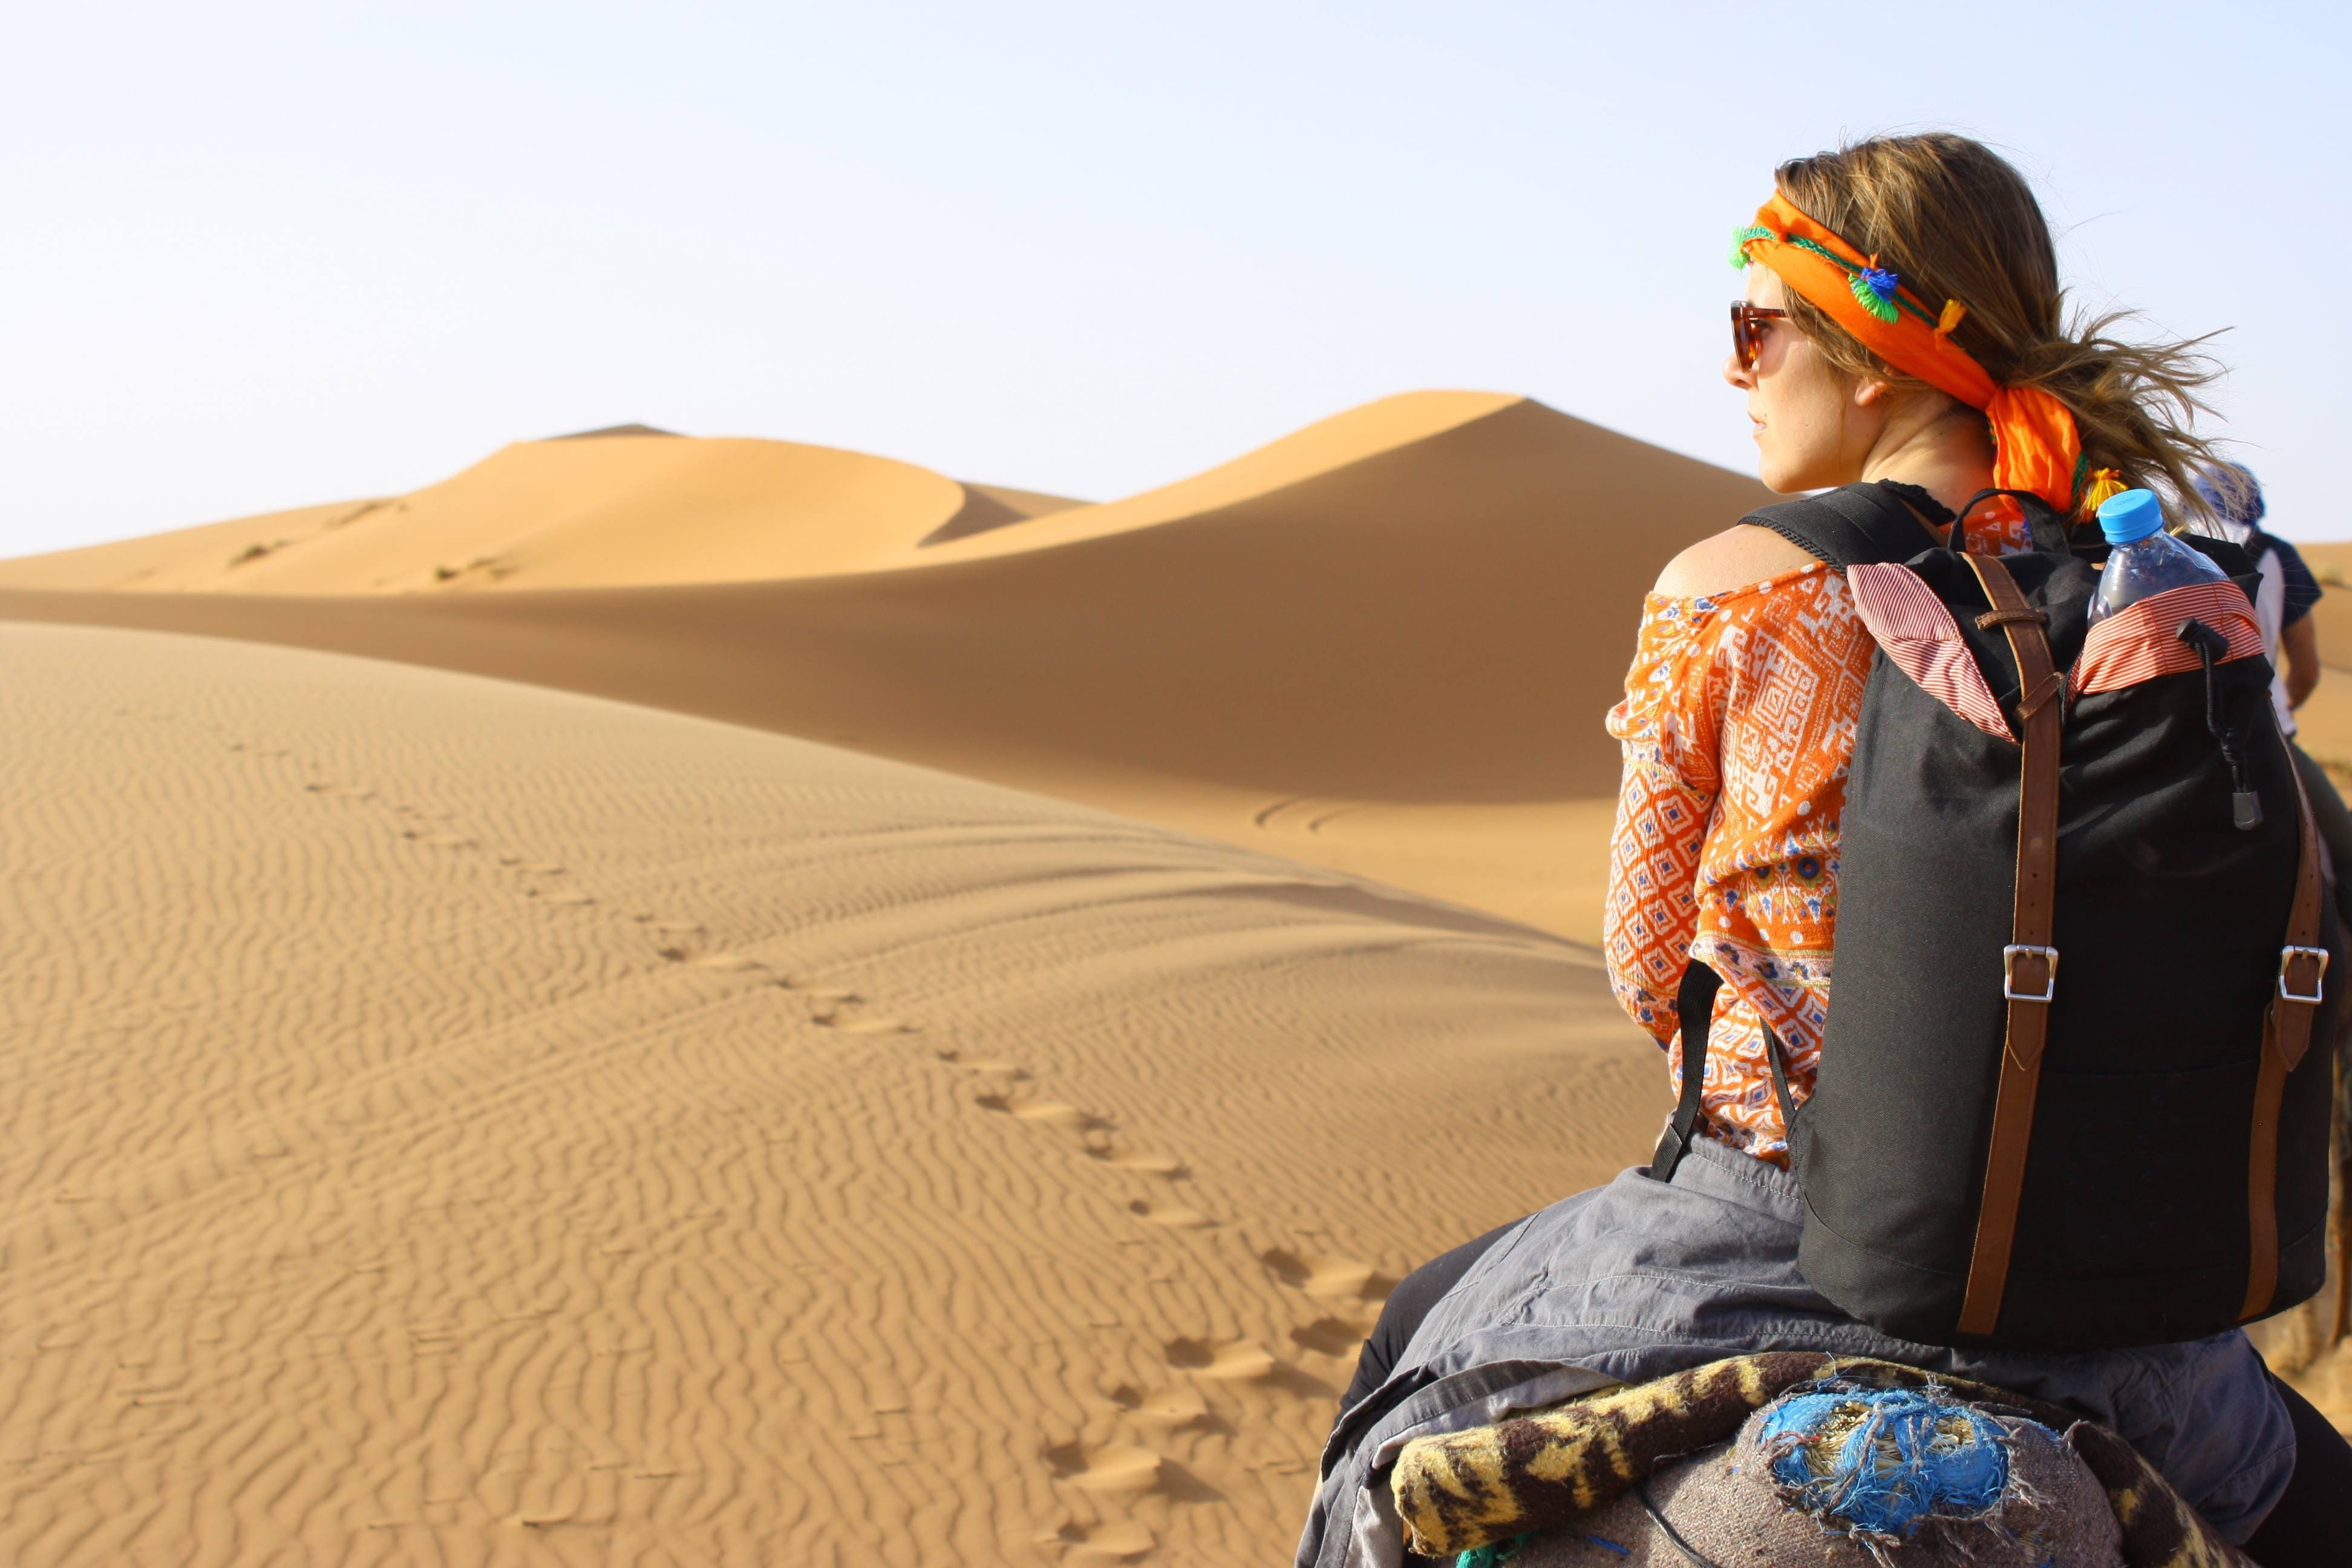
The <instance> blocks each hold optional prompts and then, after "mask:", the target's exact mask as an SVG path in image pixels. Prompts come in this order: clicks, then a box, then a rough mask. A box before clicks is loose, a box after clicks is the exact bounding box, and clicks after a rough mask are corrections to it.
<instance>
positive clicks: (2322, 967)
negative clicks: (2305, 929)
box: [2278, 947, 2329, 1007]
mask: <svg viewBox="0 0 2352 1568" xmlns="http://www.w3.org/2000/svg"><path fill="white" fill-rule="evenodd" d="M2328 956H2329V955H2328V952H2327V950H2326V948H2324V947H2283V948H2280V949H2279V973H2278V994H2279V1000H2280V1001H2282V1002H2301V1003H2304V1004H2305V1005H2309V1006H2314V1007H2315V1006H2317V1005H2319V1002H2320V998H2321V997H2322V996H2323V995H2324V994H2326V979H2327V960H2328ZM2298 958H2308V959H2312V960H2315V962H2316V963H2318V965H2319V973H2316V974H2314V975H2313V976H2312V977H2311V992H2310V994H2308V995H2305V994H2303V993H2302V992H2299V991H2296V990H2294V988H2293V987H2292V985H2291V984H2289V982H2288V980H2287V977H2286V968H2287V965H2288V964H2290V963H2294V961H2295V960H2296V959H2298Z"/></svg>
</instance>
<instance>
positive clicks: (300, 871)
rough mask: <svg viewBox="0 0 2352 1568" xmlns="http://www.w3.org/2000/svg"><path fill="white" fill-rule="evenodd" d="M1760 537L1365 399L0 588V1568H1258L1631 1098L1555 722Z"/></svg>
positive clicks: (1617, 1159) (711, 470) (1661, 484)
mask: <svg viewBox="0 0 2352 1568" xmlns="http://www.w3.org/2000/svg"><path fill="white" fill-rule="evenodd" d="M1763 499H1764V492H1763V491H1762V490H1761V489H1760V488H1759V487H1758V486H1757V485H1756V484H1755V483H1754V482H1753V481H1752V480H1750V479H1747V478H1745V477H1743V476H1740V475H1736V474H1730V473H1727V472H1724V471H1722V470H1719V469H1716V468H1709V467H1707V466H1706V465H1703V464H1699V463H1696V462H1693V461H1691V460H1688V459H1685V458H1678V457H1675V456H1674V455H1672V454H1670V453H1666V452H1663V451H1660V450H1658V449H1656V448H1654V447H1646V446H1644V445H1643V444H1641V443H1638V442H1634V441H1632V440H1630V439H1628V438H1626V437H1620V436H1616V435H1613V434H1612V433H1610V432H1608V431H1605V430H1602V429H1601V428H1599V427H1597V426H1591V425H1588V424H1585V423H1583V422H1581V421H1579V420H1576V419H1573V418H1570V417H1569V416H1565V415H1562V414H1559V413H1558V412H1556V411H1554V410H1551V409H1549V408H1546V407H1544V406H1542V405H1539V404H1536V403H1533V402H1530V401H1528V400H1525V399H1521V398H1515V397H1508V396H1502V395H1486V394H1471V393H1422V394H1413V395H1407V396H1402V397H1397V398H1391V399H1387V400H1384V401H1382V402H1381V403H1377V404H1373V405H1368V406H1366V407H1364V408H1360V409H1356V410H1351V411H1349V412H1347V413H1344V414H1342V415H1339V416H1336V417H1334V418H1332V419H1328V420H1326V421H1323V422H1321V423H1320V424H1318V425H1316V426H1309V427H1308V428H1307V429H1305V430H1302V431H1299V432H1297V433H1296V434H1295V435H1293V436H1290V437H1285V438H1283V439H1282V440H1279V441H1276V442H1275V443H1273V444H1271V445H1269V446H1267V447H1263V448H1260V449H1259V450H1257V451H1255V452H1253V453H1250V454H1247V455H1245V456H1244V457H1243V458H1238V459H1236V460H1235V461H1234V462H1232V463H1229V464H1226V465H1223V466H1222V467H1221V468H1215V469H1212V470H1210V471H1208V472H1206V473H1203V474H1202V475H1198V476H1195V477H1194V478H1192V479H1186V480H1183V481H1181V482H1179V483H1176V484H1173V485H1170V486H1166V487H1163V488H1161V489H1156V490H1152V491H1149V492H1146V493H1144V494H1142V495H1139V496H1134V497H1129V498H1127V499H1125V500H1116V501H1112V502H1108V503H1105V504H1098V505H1087V504H1082V503H1079V502H1076V501H1073V500H1068V499H1067V498H1064V497H1059V496H1055V495H1052V494H1046V493H1041V492H1036V491H1031V490H1023V489H1012V488H1007V487H1003V486H998V485H980V484H967V483H964V482H961V481H958V480H954V479H948V478H946V477H944V476H942V475H940V474H937V473H934V472H931V471H929V470H927V469H923V468H918V467H915V466H914V465H911V464H907V463H902V462H897V461H892V460H889V459H884V458H872V457H867V456H864V455H861V454H856V453H847V452H839V451H834V450H830V449H827V448H823V447H806V446H799V445H795V444H793V443H787V442H778V441H760V440H751V439H720V440H709V439H697V438H690V437H677V436H671V435H668V434H667V433H664V432H661V431H657V430H654V429H650V428H648V427H646V426H624V427H619V428H616V429H613V430H605V431H594V432H583V433H582V434H581V435H580V436H578V437H565V438H558V439H552V440H545V441H532V442H523V443H518V444H517V445H515V446H511V447H507V448H505V449H503V450H501V451H499V452H498V453H496V454H493V455H492V456H491V457H489V458H487V459H486V460H484V461H483V462H482V463H480V464H478V465H477V466H476V467H474V468H469V469H467V470H466V471H465V472H463V473H461V474H458V475H457V476H455V477H453V478H451V479H447V480H446V481H444V482H442V483H440V484H437V485H434V486H431V487H428V488H426V489H423V490H419V491H416V492H414V493H412V494H410V495H407V496H400V497H389V498H378V499H373V500H349V501H344V502H340V503H336V504H333V505H328V506H320V507H313V508H306V509H302V510H296V511H288V512H279V513H274V514H270V515H268V516H265V517H259V518H251V519H239V520H233V521H227V522H221V523H214V524H208V525H205V527H202V528H197V529H186V530H180V531H174V532H169V533H162V534H156V535H152V536H149V537H146V538H142V539H138V540H131V541H126V542H121V543H116V544H110V545H103V546H99V547H95V548H93V549H89V550H82V551H75V552H65V553H61V554H57V555H51V556H47V557H37V558H31V559H27V560H23V561H16V562H5V563H0V664H5V671H6V675H7V677H8V679H7V680H6V682H5V686H0V693H5V695H4V696H0V701H5V704H6V705H7V709H8V714H9V718H10V720H11V721H12V731H13V735H14V737H15V740H16V743H15V744H14V745H12V746H11V747H10V748H9V750H8V752H6V761H5V764H0V766H5V769H6V770H7V777H6V781H5V782H6V784H7V787H8V792H9V798H10V799H12V800H13V801H16V802H17V803H19V809H18V811H17V813H16V816H15V817H14V819H13V821H14V823H15V825H16V831H15V832H13V833H12V834H10V835H8V836H5V837H0V855H5V857H6V858H7V867H6V868H7V878H6V882H5V886H7V887H8V888H9V889H10V890H11V893H12V896H13V898H14V900H15V911H14V912H15V917H16V918H15V919H14V921H12V922H11V925H12V929H13V930H16V931H18V932H19V933H20V935H21V940H20V943H19V946H20V952H21V955H22V956H21V958H20V961H19V971H20V973H22V974H24V975H26V976H29V977H32V978H31V979H30V980H29V981H28V982H27V983H26V984H20V985H18V986H16V987H11V988H10V990H9V993H8V994H7V996H6V1000H5V1004H0V1005H5V1008H6V1013H5V1022H6V1024H7V1026H8V1029H7V1037H8V1038H9V1039H10V1041H11V1042H12V1046H13V1047H14V1049H15V1051H16V1056H17V1058H18V1060H19V1061H20V1063H21V1066H20V1068H19V1070H18V1073H17V1075H16V1082H17V1083H18V1084H19V1085H20V1086H21V1087H20V1088H19V1089H18V1092H17V1093H16V1095H15V1096H13V1097H12V1101H11V1114H12V1116H13V1118H14V1121H13V1124H12V1126H11V1129H10V1136H9V1137H8V1138H7V1139H6V1140H5V1144H0V1159H5V1161H6V1162H7V1170H8V1173H9V1175H10V1176H11V1178H12V1179H11V1180H10V1181H9V1182H8V1184H7V1186H6V1191H5V1195H0V1215H5V1225H6V1231H5V1253H0V1461H5V1464H0V1560H5V1561H8V1562H22V1563H60V1564H62V1563H149V1562H152V1563H174V1564H177V1563H207V1564H213V1563H219V1564H229V1563H261V1562H269V1561H298V1562H299V1561H317V1562H338V1563H340V1562H353V1563H566V1562H581V1563H591V1562H593V1563H638V1562H644V1563H856V1564H866V1563H940V1562H970V1563H999V1562H1003V1563H1055V1562H1059V1563H1073V1564H1079V1563H1113V1562H1133V1563H1175V1564H1189V1563H1240V1562H1275V1561H1283V1560H1286V1556H1287V1552H1288V1550H1289V1546H1290V1543H1291V1541H1292V1540H1293V1538H1294V1536H1295V1533H1296V1530H1297V1524H1298V1521H1299V1518H1300V1515H1301V1511H1302V1510H1303V1508H1304V1506H1305V1503H1306V1500H1307V1495H1308V1492H1309V1491H1310V1489H1311V1485H1312V1477H1313V1473H1314V1466H1315V1458H1316V1455H1317V1452H1318V1447H1319V1445H1320V1442H1321V1439H1322V1436H1323V1433H1324V1430H1325V1428H1326V1427H1327V1426H1328V1421H1329V1417H1330V1414H1331V1402H1332V1400H1333V1398H1334V1397H1335V1395H1336V1394H1337V1392H1338V1389H1339V1385H1340V1384H1342V1383H1344V1381H1345V1379H1346V1377H1347V1374H1348V1372H1349V1369H1350V1367H1351V1365H1352V1362H1353V1357H1354V1353H1355V1347H1356V1343H1357V1342H1358V1340H1359V1339H1360V1336H1361V1334H1362V1333H1363V1331H1364V1330H1365V1329H1366V1327H1367V1326H1368V1325H1369V1323H1370V1320H1371V1318H1372V1316H1373V1315H1374V1314H1375V1313H1376V1312H1377V1310H1378V1307H1379V1303H1380V1301H1381V1299H1382V1297H1383V1295H1384V1293H1385V1292H1386V1290H1387V1289H1388V1288H1389V1286H1390V1285H1391V1283H1392V1281H1393V1280H1394V1279H1395V1278H1396V1277H1397V1276H1398V1275H1399V1274H1401V1273H1402V1271H1403V1270H1405V1269H1406V1268H1410V1267H1411V1266H1412V1264H1414V1263H1415V1262H1417V1261H1419V1260H1421V1259H1422V1258H1426V1257H1428V1256H1430V1255H1431V1254H1433V1253H1434V1252H1436V1251H1438V1250H1441V1249H1443V1248H1444V1247H1447V1246H1450V1245H1452V1244H1454V1242H1457V1241H1460V1240H1462V1239H1465V1238H1466V1237H1469V1236H1472V1235H1474V1234H1475V1233H1477V1232H1479V1231H1481V1230H1483V1229H1485V1228H1486V1227H1489V1226H1493V1225H1496V1224H1497V1223H1500V1222H1502V1221H1504V1220H1507V1219H1509V1218H1512V1217H1515V1216H1516V1215H1519V1214H1522V1213H1525V1212H1527V1211H1528V1209H1530V1208H1532V1207H1534V1206H1537V1205H1541V1204H1543V1203H1546V1202H1549V1201H1550V1200H1551V1199H1553V1198H1556V1197H1558V1196H1560V1195H1562V1194H1567V1193H1570V1192H1572V1191H1575V1190H1578V1189H1580V1188H1581V1187H1584V1186H1588V1185H1591V1184H1594V1183H1596V1182H1599V1181H1601V1180H1603V1179H1605V1178H1606V1177H1607V1176H1608V1175H1610V1174H1611V1173H1613V1172H1614V1171H1615V1170H1616V1169H1618V1168H1619V1167H1621V1166H1622V1165H1623V1164H1625V1163H1628V1162H1630V1161H1632V1160H1634V1159H1636V1158H1638V1157H1640V1156H1641V1155H1642V1154H1643V1152H1645V1151H1646V1146H1647V1144H1648V1143H1649V1142H1650V1141H1651V1139H1652V1138H1653V1137H1654V1131H1655V1128H1656V1124H1657V1119H1658V1118H1659V1116H1661V1115H1662V1114H1663V1113H1664V1110H1665V1108H1666V1093H1665V1083H1664V1071H1663V1069H1662V1068H1661V1065H1660V1062H1659V1059H1658V1055H1657V1053H1656V1051H1655V1049H1654V1047H1652V1046H1650V1045H1649V1044H1648V1043H1647V1042H1646V1041H1645V1039H1644V1038H1643V1037H1642V1036H1640V1035H1639V1034H1638V1033H1637V1032H1635V1031H1634V1030H1633V1028H1632V1026H1630V1025H1627V1024H1626V1023H1624V1022H1623V1020H1622V1017H1621V1016H1619V1014H1618V1013H1617V1012H1616V1010H1615V1008H1614V1007H1613V1005H1612V1004H1611V1002H1610V1000H1609V997H1608V993H1607V987H1606V984H1605V983H1604V981H1603V978H1602V976H1601V970H1600V965H1599V963H1598V959H1597V956H1596V954H1595V953H1594V952H1593V950H1592V946H1591V943H1592V941H1593V938H1594V936H1595V934H1596V932H1597V925H1598V918H1599V906H1600V898H1601V886H1602V877H1603V870H1604V860H1605V845H1606V835H1607V829H1608V824H1609V816H1610V809H1611V801H1610V796H1611V794H1612V789H1613V785H1614V782H1615V774H1616V757H1615V752H1614V747H1613V746H1612V744H1611V742H1609V740H1608V738H1607V736H1606V735H1605V734H1604V733H1603V732H1602V730H1601V714H1602V712H1603V711H1604V710H1605V709H1606V708H1607V706H1608V704H1609V703H1610V702H1611V701H1612V700H1613V698H1614V696H1615V694H1616V692H1617V689H1618V688H1619V685H1620V682H1621V680H1622V674H1623V669H1624V666H1625V663H1626V660H1627V658H1628V657H1629V655H1630V653H1631V648H1632V639H1633V624H1634V617H1635V615H1636V613H1637V609H1638V605H1639V603H1640V598H1641V594H1642V591H1643V588H1644V587H1645V586H1646V585H1647V584H1648V583H1649V582H1650V581H1651V579H1652V578H1653V577H1654V575H1655V574H1656V572H1657V570H1658V568H1659V566H1660V565H1661V564H1663V563H1664V561H1665V560H1666V559H1668V558H1669V557H1670V556H1672V555H1673V554H1674V553H1675V552H1676V551H1677V550H1679V549H1680V548H1681V547H1682V546H1683V545H1684V544H1685V543H1687V542H1690V541H1691V540H1693V539H1695V538H1697V537H1699V536H1701V535H1703V534H1705V533H1707V532H1711V531H1715V530H1717V529H1719V528H1721V527H1723V526H1725V525H1726V524H1727V523H1728V522H1730V521H1733V520H1735V519H1736V518H1738V516H1739V515H1740V514H1741V513H1742V512H1744V511H1745V510H1748V508H1749V507H1751V506H1753V505H1755V504H1757V503H1758V502H1759V501H1760V500H1763ZM2335 651H2336V652H2337V653H2338V654H2340V655H2341V656H2342V657H2344V658H2346V659H2347V663H2352V626H2347V628H2346V634H2345V636H2344V637H2343V638H2342V639H2341V646H2340V647H2336V649H2335ZM2312 712H2313V722H2312V724H2311V725H2310V726H2309V729H2310V731H2311V734H2312V736H2313V739H2312V742H2311V743H2312V744H2313V746H2314V749H2315V750H2317V751H2321V752H2323V753H2325V754H2330V755H2335V754H2339V753H2340V754H2341V755H2342V756H2344V757H2347V758H2352V674H2347V675H2345V676H2344V677H2342V678H2341V679H2340V680H2337V681H2335V682H2334V683H2331V684H2324V685H2323V687H2322V690H2321V694H2320V697H2319V698H2318V699H2317V700H2315V707H2314V709H2313V710H2312ZM2339 1376H2343V1377H2345V1379H2346V1381H2347V1383H2352V1375H2347V1374H2346V1373H2342V1372H2341V1371H2340V1369H2339V1367H2338V1363H2336V1362H2333V1361H2328V1362H2323V1363H2320V1364H2318V1365H2316V1366H2315V1367H2314V1368H2313V1369H2312V1371H2311V1372H2310V1373H2309V1378H2310V1385H2311V1386H2313V1387H2314V1388H2316V1389H2322V1390H2323V1391H2325V1390H2326V1389H2328V1388H2332V1387H2333V1386H2334V1385H2333V1384H2332V1383H2331V1382H2330V1380H2331V1379H2335V1378H2338V1377H2339Z"/></svg>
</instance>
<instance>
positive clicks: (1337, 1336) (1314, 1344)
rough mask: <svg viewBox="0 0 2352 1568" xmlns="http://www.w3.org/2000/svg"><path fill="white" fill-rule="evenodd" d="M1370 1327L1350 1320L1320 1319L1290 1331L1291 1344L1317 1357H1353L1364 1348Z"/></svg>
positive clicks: (1364, 1323)
mask: <svg viewBox="0 0 2352 1568" xmlns="http://www.w3.org/2000/svg"><path fill="white" fill-rule="evenodd" d="M1369 1332H1370V1324H1369V1323H1367V1322H1365V1321H1360V1320H1356V1319H1349V1318H1318V1319H1316V1320H1315V1321H1313V1322H1311V1323H1307V1324H1306V1325H1304V1326H1302V1327H1299V1328H1296V1329H1293V1330H1291V1331H1290V1339H1291V1342H1292V1343H1294V1344H1296V1345H1297V1346H1298V1348H1299V1349H1301V1350H1304V1351H1312V1352H1315V1353H1316V1354H1317V1355H1328V1356H1353V1355H1356V1354H1357V1353H1358V1352H1360V1351H1361V1350H1362V1349H1363V1348H1364V1337H1365V1335H1366V1334H1368V1333H1369Z"/></svg>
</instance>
